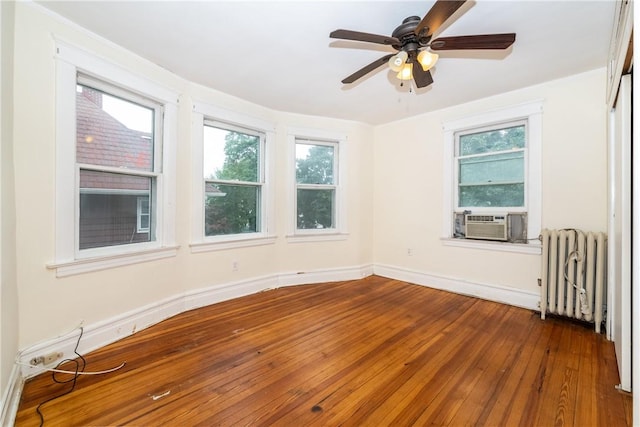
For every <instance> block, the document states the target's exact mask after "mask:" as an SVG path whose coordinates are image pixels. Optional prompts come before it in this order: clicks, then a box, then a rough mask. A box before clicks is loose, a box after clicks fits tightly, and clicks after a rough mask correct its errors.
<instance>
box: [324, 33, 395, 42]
mask: <svg viewBox="0 0 640 427" xmlns="http://www.w3.org/2000/svg"><path fill="white" fill-rule="evenodd" d="M329 37H331V38H332V39H343V40H356V41H360V42H370V43H378V44H387V45H394V44H400V40H398V39H397V38H395V37H390V36H381V35H379V34H371V33H362V32H360V31H351V30H335V31H332V32H331V34H329Z"/></svg>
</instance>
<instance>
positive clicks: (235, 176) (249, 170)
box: [203, 126, 261, 182]
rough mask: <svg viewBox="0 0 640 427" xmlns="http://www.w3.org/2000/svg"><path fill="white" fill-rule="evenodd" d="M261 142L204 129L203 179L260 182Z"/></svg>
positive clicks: (246, 135)
mask: <svg viewBox="0 0 640 427" xmlns="http://www.w3.org/2000/svg"><path fill="white" fill-rule="evenodd" d="M259 148H260V138H259V137H258V136H255V135H248V134H246V133H241V132H236V131H232V130H226V129H220V128H216V127H213V126H205V127H204V151H203V166H204V167H203V170H204V179H223V180H237V181H244V182H260V181H261V180H260V179H259V168H258V165H259V161H260V159H259V155H260V154H259V153H260V151H259Z"/></svg>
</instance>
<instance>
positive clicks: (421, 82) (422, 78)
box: [412, 61, 433, 88]
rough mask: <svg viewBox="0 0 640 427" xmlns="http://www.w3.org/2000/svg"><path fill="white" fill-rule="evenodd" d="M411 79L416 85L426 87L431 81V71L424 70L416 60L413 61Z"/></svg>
mask: <svg viewBox="0 0 640 427" xmlns="http://www.w3.org/2000/svg"><path fill="white" fill-rule="evenodd" d="M412 69H413V81H414V82H416V86H417V87H419V88H420V87H427V86H429V85H430V84H431V83H433V77H432V76H431V71H429V70H427V71H424V70H423V69H422V66H421V65H420V64H419V63H418V62H417V61H416V62H414V63H413V67H412Z"/></svg>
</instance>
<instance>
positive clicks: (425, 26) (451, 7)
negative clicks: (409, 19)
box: [414, 0, 466, 37]
mask: <svg viewBox="0 0 640 427" xmlns="http://www.w3.org/2000/svg"><path fill="white" fill-rule="evenodd" d="M465 2H466V0H462V1H449V0H438V1H436V4H434V5H433V7H432V8H431V9H430V10H429V12H427V14H426V15H425V16H424V18H422V21H420V23H419V24H418V26H417V27H416V29H415V31H414V32H415V33H416V35H417V36H418V37H420V36H432V35H433V33H435V32H436V31H438V28H440V26H441V25H442V24H443V23H444V21H446V20H447V19H449V17H450V16H451V15H453V14H454V13H456V10H458V9H460V6H462V5H463V4H465Z"/></svg>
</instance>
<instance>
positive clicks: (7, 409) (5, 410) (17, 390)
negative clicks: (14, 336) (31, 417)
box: [0, 365, 24, 426]
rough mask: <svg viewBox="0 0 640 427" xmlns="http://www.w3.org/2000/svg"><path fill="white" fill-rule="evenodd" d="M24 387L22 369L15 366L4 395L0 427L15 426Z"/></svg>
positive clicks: (0, 403)
mask: <svg viewBox="0 0 640 427" xmlns="http://www.w3.org/2000/svg"><path fill="white" fill-rule="evenodd" d="M23 386H24V378H23V377H22V373H21V371H20V368H19V367H18V365H13V369H12V370H11V374H10V376H9V382H8V383H7V388H6V389H5V390H4V392H3V393H2V402H0V406H1V408H0V410H1V412H0V426H12V425H14V423H15V420H16V414H17V413H18V406H19V405H20V396H21V394H22V387H23Z"/></svg>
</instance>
